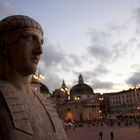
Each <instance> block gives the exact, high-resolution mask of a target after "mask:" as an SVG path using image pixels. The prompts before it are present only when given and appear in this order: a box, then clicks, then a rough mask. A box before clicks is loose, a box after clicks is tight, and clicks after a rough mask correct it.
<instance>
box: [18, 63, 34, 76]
mask: <svg viewBox="0 0 140 140" xmlns="http://www.w3.org/2000/svg"><path fill="white" fill-rule="evenodd" d="M36 70H37V66H33V65H28V66H27V65H26V66H25V65H24V67H20V68H19V69H18V72H19V73H20V74H22V75H24V76H29V75H32V74H35V72H36Z"/></svg>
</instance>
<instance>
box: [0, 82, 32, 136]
mask: <svg viewBox="0 0 140 140" xmlns="http://www.w3.org/2000/svg"><path fill="white" fill-rule="evenodd" d="M0 93H1V95H2V96H3V98H4V100H5V102H6V105H7V107H8V109H9V111H10V115H11V118H12V121H13V124H14V127H15V128H16V129H18V130H21V131H23V132H25V133H28V134H31V135H32V134H33V130H32V128H31V124H30V121H29V118H28V115H27V112H26V110H25V107H24V105H23V104H22V101H21V99H20V98H19V97H18V96H17V94H16V91H15V89H14V87H13V86H12V85H11V84H9V83H7V82H5V81H0Z"/></svg>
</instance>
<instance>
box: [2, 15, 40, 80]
mask: <svg viewBox="0 0 140 140" xmlns="http://www.w3.org/2000/svg"><path fill="white" fill-rule="evenodd" d="M42 38H43V30H42V27H41V25H40V24H39V23H38V22H37V21H35V20H34V19H32V18H30V17H28V16H24V15H13V16H9V17H7V18H4V19H3V20H1V21H0V79H3V77H4V75H5V74H4V73H5V72H7V68H6V67H7V66H8V67H10V68H12V69H16V70H17V72H19V73H21V74H23V75H29V74H33V73H34V72H35V71H36V67H37V64H38V61H39V58H40V54H41V53H42V43H43V39H42ZM29 59H30V60H29ZM6 63H9V64H6ZM29 63H30V64H29ZM29 65H30V66H31V65H32V67H30V66H29ZM33 65H34V66H33Z"/></svg>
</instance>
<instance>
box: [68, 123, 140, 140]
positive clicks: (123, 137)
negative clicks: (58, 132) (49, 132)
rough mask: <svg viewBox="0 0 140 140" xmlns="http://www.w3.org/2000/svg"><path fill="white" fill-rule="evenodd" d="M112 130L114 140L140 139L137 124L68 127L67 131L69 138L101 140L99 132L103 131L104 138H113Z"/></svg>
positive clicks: (105, 139) (74, 139) (109, 139)
mask: <svg viewBox="0 0 140 140" xmlns="http://www.w3.org/2000/svg"><path fill="white" fill-rule="evenodd" d="M111 131H112V132H113V134H114V139H112V140H140V129H139V128H138V127H137V126H130V127H115V128H111V127H108V126H104V127H93V126H91V127H88V126H83V127H79V128H76V129H72V128H71V129H70V128H68V129H67V130H66V133H67V136H68V138H69V140H101V139H99V133H100V132H102V133H103V136H102V140H111V138H110V132H111Z"/></svg>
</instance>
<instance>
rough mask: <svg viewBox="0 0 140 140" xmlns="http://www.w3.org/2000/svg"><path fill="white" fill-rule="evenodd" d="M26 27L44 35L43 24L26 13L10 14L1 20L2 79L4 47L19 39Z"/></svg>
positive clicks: (0, 61) (0, 72)
mask: <svg viewBox="0 0 140 140" xmlns="http://www.w3.org/2000/svg"><path fill="white" fill-rule="evenodd" d="M25 29H34V30H37V31H39V32H41V34H42V35H43V29H42V27H41V25H40V24H39V23H38V22H37V21H35V20H34V19H32V18H30V17H28V16H25V15H13V16H8V17H6V18H4V19H2V20H1V21H0V79H1V75H3V72H2V71H3V64H2V63H3V56H4V54H3V53H4V49H5V47H7V46H9V45H10V44H13V43H14V42H15V41H17V40H18V38H19V35H20V33H21V32H22V31H23V30H25Z"/></svg>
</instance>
